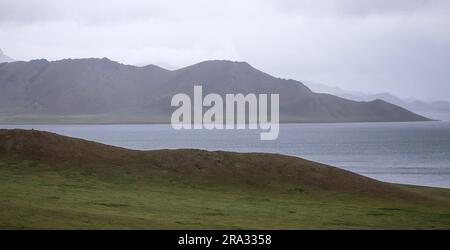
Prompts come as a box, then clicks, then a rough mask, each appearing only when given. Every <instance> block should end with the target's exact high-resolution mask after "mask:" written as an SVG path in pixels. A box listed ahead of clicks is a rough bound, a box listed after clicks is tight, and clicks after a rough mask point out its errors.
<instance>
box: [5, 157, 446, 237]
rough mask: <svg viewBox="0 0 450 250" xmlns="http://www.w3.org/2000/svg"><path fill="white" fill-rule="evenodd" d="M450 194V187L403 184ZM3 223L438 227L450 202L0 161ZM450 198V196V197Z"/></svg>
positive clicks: (443, 197)
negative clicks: (413, 200) (260, 186)
mask: <svg viewBox="0 0 450 250" xmlns="http://www.w3.org/2000/svg"><path fill="white" fill-rule="evenodd" d="M401 188H405V189H408V190H413V191H414V192H419V193H422V194H426V195H428V196H433V197H436V198H437V199H440V200H442V201H447V202H448V201H449V199H450V191H449V190H446V189H430V188H418V187H408V186H401ZM0 193H1V196H0V228H3V229H8V228H10V229H25V228H31V229H39V228H61V229H68V228H73V229H77V228H78V229H114V228H127V229H128V228H129V229H133V228H137V229H174V228H188V229H205V228H208V229H219V228H222V229H243V228H245V229H368V228H378V229H390V228H405V229H419V228H424V229H435V228H443V229H449V228H450V206H449V205H445V204H444V203H443V204H439V202H438V203H435V202H425V203H423V202H408V201H398V200H395V199H392V200H389V199H376V198H375V199H373V198H370V197H366V196H363V195H357V194H346V193H335V192H330V191H304V190H301V189H293V188H289V187H285V188H284V187H282V186H280V187H271V188H258V187H252V186H247V185H242V186H236V185H225V184H224V185H215V184H214V183H201V184H197V183H196V182H189V181H186V180H180V179H177V178H161V177H158V176H156V177H153V178H152V176H145V175H144V176H143V175H140V174H139V173H138V172H132V171H129V172H127V173H122V171H117V170H116V171H113V172H111V171H96V172H92V171H90V170H86V169H81V170H80V168H78V167H76V166H74V167H70V166H68V165H64V166H62V169H59V170H55V169H54V168H53V167H49V166H46V165H44V164H41V163H38V162H35V161H17V160H5V159H2V160H0ZM448 204H450V203H448Z"/></svg>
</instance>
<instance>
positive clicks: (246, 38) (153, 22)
mask: <svg viewBox="0 0 450 250" xmlns="http://www.w3.org/2000/svg"><path fill="white" fill-rule="evenodd" d="M449 26H450V1H445V0H434V1H432V0H429V1H426V0H398V1H387V0H354V1H351V0H340V1H336V0H323V1H317V0H315V1H313V0H271V1H257V0H248V1H237V0H228V1H220V2H219V1H214V2H213V1H207V0H194V1H162V0H158V1H144V0H137V1H125V0H123V1H122V0H98V1H88V0H80V1H68V0H49V1H45V2H43V1H37V0H28V1H21V0H14V1H13V0H0V48H2V49H3V51H4V52H5V54H8V55H10V56H11V57H14V58H17V59H22V60H29V59H33V58H48V59H51V60H57V59H61V58H69V57H71V58H75V57H109V58H111V59H113V60H117V61H120V62H124V63H129V64H137V65H142V64H147V63H157V64H161V65H171V67H172V68H177V67H182V66H186V65H189V64H192V63H196V62H198V61H202V60H208V59H230V60H239V61H248V62H249V63H251V64H253V65H254V66H256V67H258V68H260V69H262V70H264V71H266V72H268V73H271V74H273V75H276V76H280V77H285V78H294V79H298V80H309V81H315V82H322V83H326V84H330V85H335V86H339V87H341V88H346V89H351V90H359V91H365V92H387V91H388V92H392V93H393V94H396V95H399V96H401V97H410V96H415V97H419V98H423V99H428V100H433V99H445V100H450V96H449V94H448V93H450V72H449V70H448V69H447V67H448V65H450V34H449V32H448V31H447V29H448V27H449Z"/></svg>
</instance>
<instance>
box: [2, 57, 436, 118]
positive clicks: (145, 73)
mask: <svg viewBox="0 0 450 250" xmlns="http://www.w3.org/2000/svg"><path fill="white" fill-rule="evenodd" d="M199 84H201V85H203V93H204V95H206V94H208V93H218V94H221V95H225V94H228V93H242V94H248V93H255V94H268V93H269V94H276V93H278V94H280V120H281V121H282V122H382V121H426V120H429V119H428V118H425V117H423V116H420V115H417V114H415V113H412V112H410V111H408V110H406V109H404V108H402V107H399V106H397V105H393V104H390V103H388V102H386V101H383V100H379V99H377V100H373V101H369V102H358V101H353V100H348V99H345V98H341V97H338V96H334V95H330V94H318V93H314V92H312V91H311V90H310V89H309V88H308V87H306V86H305V85H304V84H303V83H302V82H299V81H296V80H292V79H281V78H276V77H273V76H271V75H269V74H267V73H264V72H261V71H259V70H257V69H255V68H253V67H252V66H251V65H249V64H248V63H245V62H231V61H219V60H215V61H205V62H201V63H198V64H194V65H191V66H188V67H185V68H181V69H178V70H167V69H164V68H161V67H158V66H155V65H147V66H143V67H137V66H131V65H124V64H120V63H117V62H114V61H111V60H109V59H107V58H103V59H95V58H90V59H64V60H59V61H51V62H50V61H47V60H44V59H42V60H32V61H29V62H24V61H17V62H11V63H2V64H0V122H75V123H76V122H88V123H91V122H93V123H109V122H110V123H114V122H121V123H123V122H130V123H131V122H169V121H170V116H171V114H172V112H173V110H174V109H175V107H171V105H170V101H171V98H172V96H173V95H174V94H177V93H187V94H189V95H191V96H192V94H193V86H194V85H199Z"/></svg>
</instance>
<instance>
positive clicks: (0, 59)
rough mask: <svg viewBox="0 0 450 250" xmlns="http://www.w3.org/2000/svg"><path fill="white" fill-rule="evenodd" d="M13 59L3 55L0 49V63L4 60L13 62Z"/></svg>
mask: <svg viewBox="0 0 450 250" xmlns="http://www.w3.org/2000/svg"><path fill="white" fill-rule="evenodd" d="M14 61H15V60H14V59H12V58H11V57H9V56H7V55H5V54H4V53H3V51H2V50H1V49H0V63H4V62H14Z"/></svg>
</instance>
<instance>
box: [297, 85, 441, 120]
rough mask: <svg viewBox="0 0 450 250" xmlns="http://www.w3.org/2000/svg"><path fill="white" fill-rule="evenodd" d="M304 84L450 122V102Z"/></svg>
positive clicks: (333, 93)
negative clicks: (392, 105)
mask: <svg viewBox="0 0 450 250" xmlns="http://www.w3.org/2000/svg"><path fill="white" fill-rule="evenodd" d="M304 83H305V84H306V85H307V86H308V87H310V88H311V90H313V91H314V92H318V93H328V94H332V95H336V96H339V97H342V98H346V99H350V100H354V101H365V102H369V101H373V100H376V99H380V100H383V101H386V102H389V103H392V104H395V105H397V106H400V107H402V108H405V109H408V110H410V111H413V112H415V113H417V114H420V115H423V116H426V117H429V118H432V119H438V120H446V121H450V102H448V101H431V102H427V101H423V100H420V99H417V98H406V99H402V98H399V97H397V96H395V95H392V94H390V93H387V92H384V93H376V94H368V93H363V92H359V91H350V90H344V89H341V88H337V87H330V86H327V85H325V84H320V83H313V82H306V81H304Z"/></svg>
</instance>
